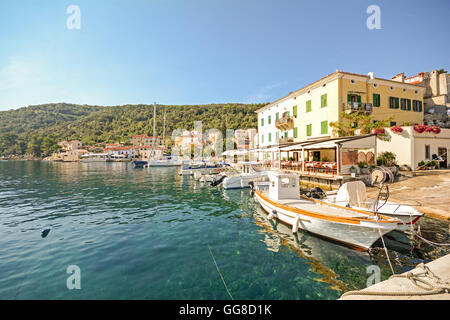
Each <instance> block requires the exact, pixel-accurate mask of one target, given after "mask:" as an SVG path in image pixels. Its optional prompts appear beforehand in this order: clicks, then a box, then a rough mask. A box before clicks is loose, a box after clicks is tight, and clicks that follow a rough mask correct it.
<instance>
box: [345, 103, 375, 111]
mask: <svg viewBox="0 0 450 320" xmlns="http://www.w3.org/2000/svg"><path fill="white" fill-rule="evenodd" d="M345 112H347V113H352V112H363V113H371V112H372V104H371V103H364V102H348V104H347V105H346V106H345Z"/></svg>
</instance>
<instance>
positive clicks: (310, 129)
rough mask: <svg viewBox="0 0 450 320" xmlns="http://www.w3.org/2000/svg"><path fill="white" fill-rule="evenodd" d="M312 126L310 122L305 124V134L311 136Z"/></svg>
mask: <svg viewBox="0 0 450 320" xmlns="http://www.w3.org/2000/svg"><path fill="white" fill-rule="evenodd" d="M311 131H312V128H311V125H310V124H308V125H307V126H306V135H307V136H308V137H309V136H311V134H312V132H311Z"/></svg>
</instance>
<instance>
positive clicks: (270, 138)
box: [269, 133, 272, 142]
mask: <svg viewBox="0 0 450 320" xmlns="http://www.w3.org/2000/svg"><path fill="white" fill-rule="evenodd" d="M271 141H272V134H271V133H269V142H271Z"/></svg>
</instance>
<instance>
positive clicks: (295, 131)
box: [294, 127, 298, 138]
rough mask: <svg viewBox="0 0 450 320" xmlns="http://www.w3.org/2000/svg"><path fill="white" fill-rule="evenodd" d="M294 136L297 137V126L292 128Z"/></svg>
mask: <svg viewBox="0 0 450 320" xmlns="http://www.w3.org/2000/svg"><path fill="white" fill-rule="evenodd" d="M294 138H298V130H297V127H295V128H294Z"/></svg>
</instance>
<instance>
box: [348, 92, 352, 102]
mask: <svg viewBox="0 0 450 320" xmlns="http://www.w3.org/2000/svg"><path fill="white" fill-rule="evenodd" d="M347 102H348V103H350V102H352V95H351V94H350V93H349V94H347Z"/></svg>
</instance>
